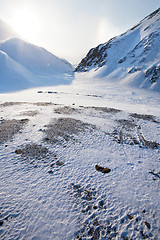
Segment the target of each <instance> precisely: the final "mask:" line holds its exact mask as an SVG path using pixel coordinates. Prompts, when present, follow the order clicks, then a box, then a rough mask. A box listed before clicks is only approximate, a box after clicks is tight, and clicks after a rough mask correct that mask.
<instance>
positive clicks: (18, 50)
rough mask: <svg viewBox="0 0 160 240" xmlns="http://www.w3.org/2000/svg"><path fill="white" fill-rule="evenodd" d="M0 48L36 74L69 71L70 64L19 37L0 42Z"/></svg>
mask: <svg viewBox="0 0 160 240" xmlns="http://www.w3.org/2000/svg"><path fill="white" fill-rule="evenodd" d="M0 50H1V51H3V52H5V53H6V54H7V55H8V56H9V57H11V58H12V59H14V60H15V61H17V62H18V63H20V64H22V65H23V66H24V67H26V68H27V69H28V70H30V71H32V72H33V73H36V74H42V75H52V74H59V73H65V72H68V71H71V69H72V66H71V64H69V63H66V62H64V61H63V60H61V59H60V58H58V57H56V56H54V55H53V54H51V53H50V52H48V51H47V50H45V49H44V48H42V47H38V46H36V45H33V44H30V43H28V42H26V41H24V40H22V39H19V38H11V39H8V40H6V41H4V42H2V43H0Z"/></svg>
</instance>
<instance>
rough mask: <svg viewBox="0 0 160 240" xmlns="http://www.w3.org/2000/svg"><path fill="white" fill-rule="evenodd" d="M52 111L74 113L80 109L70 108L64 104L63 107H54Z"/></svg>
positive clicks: (79, 111)
mask: <svg viewBox="0 0 160 240" xmlns="http://www.w3.org/2000/svg"><path fill="white" fill-rule="evenodd" d="M54 112H55V113H58V114H74V113H81V110H80V109H77V108H72V107H69V106H64V107H59V108H56V109H55V110H54Z"/></svg>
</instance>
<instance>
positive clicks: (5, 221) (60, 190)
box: [0, 74, 160, 240]
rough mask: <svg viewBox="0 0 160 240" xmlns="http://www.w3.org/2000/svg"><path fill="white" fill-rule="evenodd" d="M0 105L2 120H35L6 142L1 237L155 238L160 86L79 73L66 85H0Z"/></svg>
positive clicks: (159, 226) (159, 222) (0, 151)
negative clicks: (5, 89) (132, 85)
mask: <svg viewBox="0 0 160 240" xmlns="http://www.w3.org/2000/svg"><path fill="white" fill-rule="evenodd" d="M11 102H12V103H11ZM0 104H1V105H0V113H1V116H0V117H1V122H0V126H2V124H3V122H4V121H5V120H12V119H17V120H20V119H26V118H27V119H29V121H28V122H27V123H26V125H24V127H23V129H22V130H20V132H19V133H17V134H15V135H14V136H13V137H12V138H10V139H9V140H8V141H7V142H3V143H1V145H0V160H1V161H0V171H1V175H0V183H1V195H0V202H1V210H0V212H1V215H0V223H1V226H0V234H1V239H3V240H6V239H8V240H11V239H14V240H15V239H27V240H31V239H32V240H35V239H36V240H38V239H43V240H49V239H51V240H53V239H55V240H56V239H57V240H64V239H65V240H67V239H68V240H71V239H147V238H148V239H158V238H159V236H160V195H159V187H160V179H159V177H160V145H159V144H160V111H159V105H160V96H159V94H156V93H153V92H149V91H144V90H143V91H142V90H135V89H129V88H121V87H120V86H119V85H116V86H115V85H114V84H113V83H106V82H105V81H104V82H103V81H102V80H100V79H97V80H93V79H92V80H91V79H87V78H86V76H85V74H78V75H77V76H76V79H75V80H74V81H73V82H72V84H70V85H65V86H64V85H61V86H54V87H41V88H34V89H30V90H25V91H21V92H16V93H10V94H0ZM102 107H103V108H102ZM115 109H117V110H115ZM118 110H121V111H118ZM132 113H137V114H138V115H135V114H134V115H131V114H132ZM146 115H149V117H148V118H147V116H146ZM153 116H155V117H153ZM57 119H59V123H60V122H61V119H63V121H64V124H63V125H62V126H61V129H60V125H58V122H57V125H54V123H56V120H57ZM68 119H69V120H68ZM76 120H78V121H80V122H78V121H76ZM65 122H66V124H68V123H69V122H71V125H67V129H65ZM75 122H77V123H79V124H80V125H79V129H80V131H79V132H75V134H74V133H73V134H72V130H73V129H74V124H75ZM50 123H51V124H52V125H53V126H54V127H53V128H50V130H49V133H52V131H54V133H55V135H54V136H55V137H57V139H56V141H55V143H54V142H53V141H51V140H49V139H47V138H48V136H47V135H46V132H45V131H47V129H49V127H48V124H50ZM83 123H85V124H83ZM86 123H87V124H88V125H86ZM56 126H57V127H56ZM83 128H84V129H83ZM69 131H71V133H69ZM74 131H75V129H74ZM67 132H68V134H67ZM56 134H57V136H56ZM54 136H53V137H54ZM44 139H45V140H44ZM136 141H137V142H136ZM153 143H156V144H157V145H154V146H153V145H152V144H153ZM33 144H37V145H33ZM27 145H30V146H32V145H33V146H41V147H42V150H43V151H41V154H42V155H43V154H44V155H43V157H42V158H40V157H41V155H40V156H38V152H37V155H36V154H35V155H34V156H32V155H33V153H34V150H35V152H36V147H34V148H35V149H31V150H29V152H27V150H26V146H27ZM44 148H46V149H47V150H48V151H49V152H48V153H47V154H46V155H45V151H46V150H45V149H44ZM17 149H22V150H23V149H25V151H26V152H24V155H23V154H16V153H15V151H16V150H17ZM25 154H26V155H25ZM59 163H61V164H59ZM96 164H98V165H100V166H102V167H109V168H110V169H111V172H110V173H107V174H103V173H101V172H98V171H96V169H95V165H96Z"/></svg>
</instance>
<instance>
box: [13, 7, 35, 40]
mask: <svg viewBox="0 0 160 240" xmlns="http://www.w3.org/2000/svg"><path fill="white" fill-rule="evenodd" d="M12 26H13V27H14V29H15V30H16V31H17V33H18V34H19V35H20V36H21V37H22V38H24V39H26V40H29V41H30V40H31V41H36V39H37V35H38V32H39V30H40V22H39V19H38V16H37V14H35V13H34V12H33V11H32V9H27V8H20V9H18V10H17V11H16V12H15V14H14V16H13V19H12Z"/></svg>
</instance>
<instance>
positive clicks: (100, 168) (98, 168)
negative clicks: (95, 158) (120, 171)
mask: <svg viewBox="0 0 160 240" xmlns="http://www.w3.org/2000/svg"><path fill="white" fill-rule="evenodd" d="M95 168H96V170H97V171H100V172H102V173H109V172H110V171H111V169H110V168H107V167H106V168H104V167H101V166H99V165H96V166H95Z"/></svg>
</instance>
